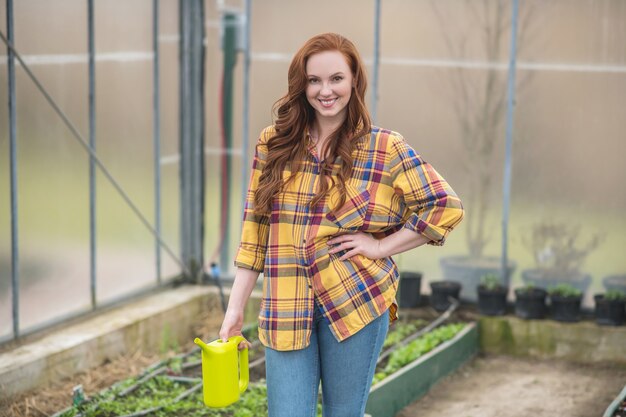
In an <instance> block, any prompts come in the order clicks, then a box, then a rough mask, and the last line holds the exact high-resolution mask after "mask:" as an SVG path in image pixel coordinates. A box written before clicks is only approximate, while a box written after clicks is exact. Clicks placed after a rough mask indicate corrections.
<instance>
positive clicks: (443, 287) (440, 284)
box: [430, 281, 461, 312]
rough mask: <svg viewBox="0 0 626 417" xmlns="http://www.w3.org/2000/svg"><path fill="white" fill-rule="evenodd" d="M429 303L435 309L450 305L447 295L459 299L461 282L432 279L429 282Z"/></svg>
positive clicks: (443, 309) (439, 309)
mask: <svg viewBox="0 0 626 417" xmlns="http://www.w3.org/2000/svg"><path fill="white" fill-rule="evenodd" d="M430 290H431V292H430V305H431V306H432V307H433V308H434V309H435V310H437V311H440V312H441V311H446V310H447V309H448V307H450V301H448V297H452V298H456V299H457V300H458V299H459V293H460V292H461V284H460V283H458V282H455V281H434V282H431V283H430Z"/></svg>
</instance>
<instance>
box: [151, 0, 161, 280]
mask: <svg viewBox="0 0 626 417" xmlns="http://www.w3.org/2000/svg"><path fill="white" fill-rule="evenodd" d="M152 47H153V49H154V61H153V69H152V71H153V76H152V82H153V103H152V105H153V126H152V134H153V143H154V213H155V214H154V217H155V218H154V227H155V229H156V233H157V235H159V236H161V103H160V89H159V80H160V77H159V0H153V2H152ZM154 245H155V248H154V250H155V257H156V275H157V283H158V284H159V285H160V284H161V281H162V278H161V245H160V244H159V240H158V239H155V242H154Z"/></svg>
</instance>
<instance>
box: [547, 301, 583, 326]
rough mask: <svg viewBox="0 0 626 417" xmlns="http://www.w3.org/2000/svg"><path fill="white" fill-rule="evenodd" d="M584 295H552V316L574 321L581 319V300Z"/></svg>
mask: <svg viewBox="0 0 626 417" xmlns="http://www.w3.org/2000/svg"><path fill="white" fill-rule="evenodd" d="M582 299H583V297H582V295H581V296H578V297H562V296H560V295H551V296H550V302H551V305H552V318H553V319H554V320H556V321H563V322H566V323H573V322H576V321H579V320H580V302H581V301H582Z"/></svg>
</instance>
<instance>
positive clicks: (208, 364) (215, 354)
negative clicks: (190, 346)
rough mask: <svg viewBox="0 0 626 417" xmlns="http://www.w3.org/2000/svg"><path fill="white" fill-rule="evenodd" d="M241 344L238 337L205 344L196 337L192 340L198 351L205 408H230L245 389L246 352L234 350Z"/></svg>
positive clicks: (240, 339) (246, 381) (246, 375)
mask: <svg viewBox="0 0 626 417" xmlns="http://www.w3.org/2000/svg"><path fill="white" fill-rule="evenodd" d="M243 340H245V339H244V338H243V337H242V336H233V337H230V338H229V339H228V341H227V342H222V340H221V339H217V340H214V341H213V342H211V343H208V344H207V343H204V342H203V341H202V340H200V339H199V338H197V337H196V339H195V340H194V342H195V344H196V345H198V346H200V347H201V348H202V386H203V387H202V389H203V394H204V404H205V405H206V406H207V407H213V408H219V407H226V406H228V405H231V404H233V403H235V402H236V401H237V400H238V399H239V394H242V393H243V392H244V391H245V390H246V389H247V388H248V379H249V378H248V376H249V375H248V348H247V347H246V348H245V349H243V350H238V349H237V346H238V345H239V343H241V342H242V341H243Z"/></svg>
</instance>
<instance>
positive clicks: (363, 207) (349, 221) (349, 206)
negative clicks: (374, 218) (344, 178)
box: [326, 185, 371, 230]
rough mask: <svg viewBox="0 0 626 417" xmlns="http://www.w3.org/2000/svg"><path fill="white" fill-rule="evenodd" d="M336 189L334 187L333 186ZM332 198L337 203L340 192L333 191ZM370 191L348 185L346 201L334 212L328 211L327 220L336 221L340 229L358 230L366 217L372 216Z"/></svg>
mask: <svg viewBox="0 0 626 417" xmlns="http://www.w3.org/2000/svg"><path fill="white" fill-rule="evenodd" d="M333 190H334V188H333ZM332 194H333V197H334V198H332V199H331V200H332V202H333V203H334V204H337V202H336V201H335V200H337V201H338V199H339V193H338V192H336V193H332ZM370 206H371V204H370V192H369V191H368V190H362V191H361V190H357V189H354V188H352V187H351V186H348V185H346V202H345V204H344V205H343V206H342V207H340V208H338V209H337V210H335V211H334V212H332V213H331V212H329V213H326V220H328V221H330V222H332V223H334V224H335V225H337V227H339V228H340V229H346V230H358V229H360V228H361V227H362V226H363V225H364V224H365V221H366V219H367V218H368V217H369V216H371V210H370Z"/></svg>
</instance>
